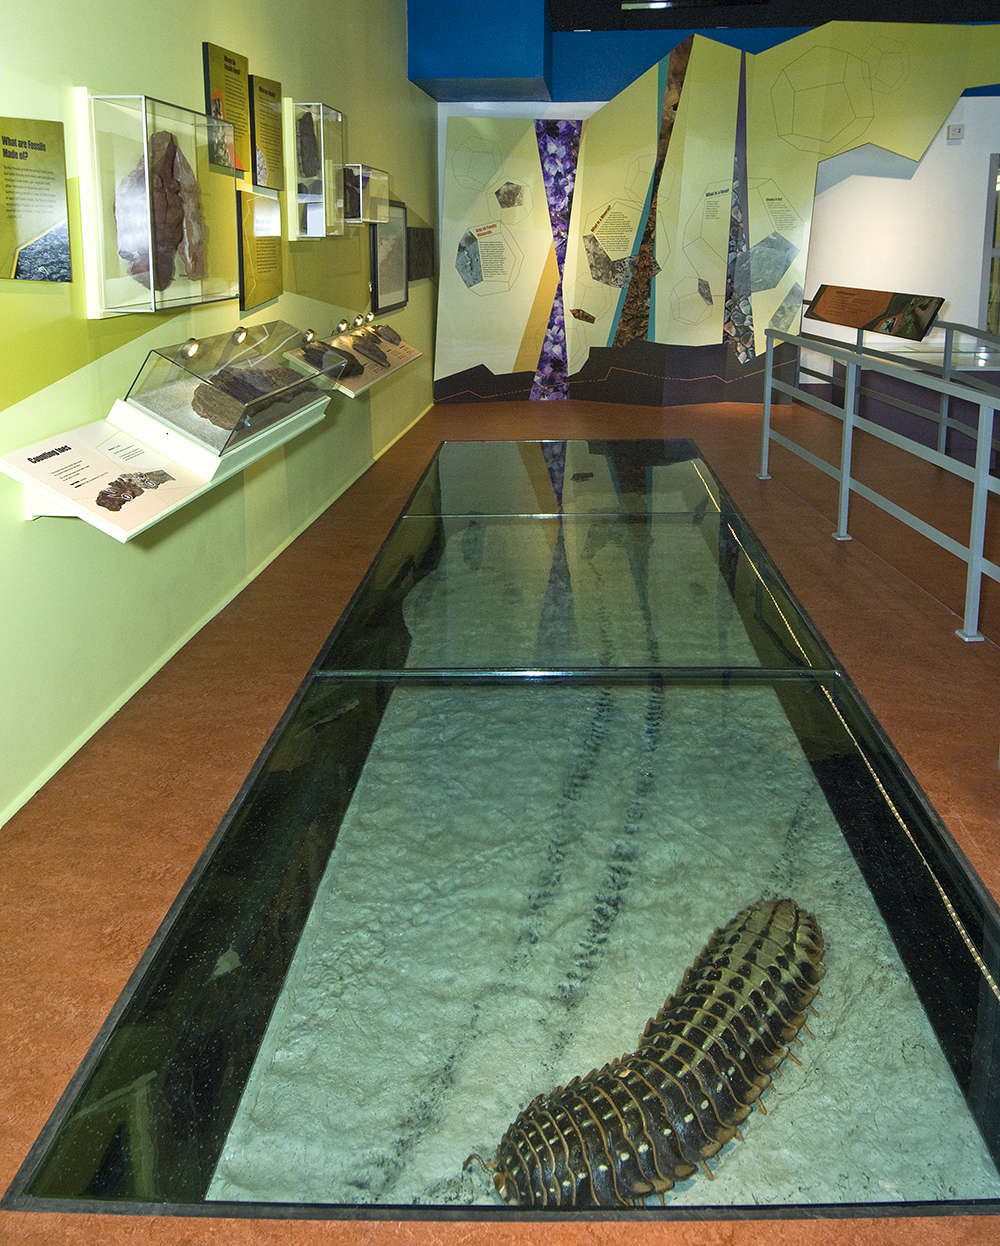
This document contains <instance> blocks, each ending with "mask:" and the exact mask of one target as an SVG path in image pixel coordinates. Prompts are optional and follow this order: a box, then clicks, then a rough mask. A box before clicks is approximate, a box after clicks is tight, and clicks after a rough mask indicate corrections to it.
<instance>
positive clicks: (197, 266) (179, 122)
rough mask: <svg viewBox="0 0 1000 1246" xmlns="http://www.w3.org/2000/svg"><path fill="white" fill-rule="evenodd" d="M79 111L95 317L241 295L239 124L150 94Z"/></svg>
mask: <svg viewBox="0 0 1000 1246" xmlns="http://www.w3.org/2000/svg"><path fill="white" fill-rule="evenodd" d="M77 108H78V127H77V129H78V134H79V135H80V143H81V151H80V192H81V196H80V197H81V206H82V211H83V226H84V240H85V253H84V267H85V274H86V287H87V314H88V316H90V317H91V318H99V317H102V316H109V315H116V314H122V313H126V312H157V311H167V310H170V309H172V308H175V307H184V306H188V305H190V304H193V303H210V302H215V301H217V300H220V299H231V298H235V297H236V296H237V294H238V293H239V271H238V261H237V249H236V246H237V230H236V171H235V167H234V164H233V160H232V155H231V153H232V142H233V139H232V126H231V125H230V124H229V123H228V122H225V121H221V120H217V119H215V118H213V117H210V116H208V115H207V114H205V113H197V112H192V111H191V110H190V109H187V108H180V107H178V106H176V105H174V104H166V103H163V102H162V101H160V100H154V99H150V98H149V97H147V96H145V95H114V96H111V95H93V96H91V95H88V93H87V92H86V91H82V92H79V93H78V96H77Z"/></svg>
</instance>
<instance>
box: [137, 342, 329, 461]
mask: <svg viewBox="0 0 1000 1246" xmlns="http://www.w3.org/2000/svg"><path fill="white" fill-rule="evenodd" d="M306 337H307V335H306V334H305V333H303V331H302V330H301V329H296V328H295V327H294V326H293V325H290V324H286V323H285V321H283V320H272V321H270V322H268V323H267V324H261V325H241V326H240V327H239V328H238V329H236V330H235V331H234V332H232V333H221V334H218V335H217V336H215V337H209V338H202V339H200V340H197V339H195V338H190V339H188V341H186V342H182V343H181V344H180V345H179V346H167V347H161V348H159V349H157V350H153V351H150V352H149V354H148V355H147V356H146V362H145V363H144V364H143V366H142V370H141V371H140V372H139V375H138V376H137V377H136V379H135V381H134V383H133V385H132V388H131V389H130V390H129V392H128V396H127V398H126V404H127V405H128V406H130V407H132V408H135V409H136V410H138V411H140V412H141V413H142V414H143V415H144V416H147V417H151V418H152V420H153V421H155V422H156V423H158V424H161V425H165V426H167V427H168V428H170V429H174V430H177V431H179V432H181V433H183V435H184V436H185V437H186V438H189V439H191V440H193V441H195V442H196V443H197V444H198V445H199V446H201V447H203V448H204V449H205V450H207V451H209V452H210V453H211V454H213V455H218V456H221V455H224V454H227V453H229V452H231V451H232V450H233V449H234V448H235V447H236V446H238V445H241V444H242V443H245V442H246V441H248V440H249V439H251V438H253V437H255V436H256V435H258V434H260V433H262V432H264V431H265V430H266V429H269V428H271V427H272V426H273V425H275V424H277V423H278V422H279V421H282V420H285V419H286V418H288V417H289V416H292V415H295V414H296V413H298V412H301V411H302V410H303V409H304V408H306V407H308V406H310V405H311V404H313V403H316V402H317V401H319V400H322V401H324V403H325V402H326V401H327V400H328V399H329V396H330V392H331V390H332V388H333V383H334V381H336V379H337V378H338V377H339V376H340V374H341V372H343V370H344V366H345V361H344V359H343V358H342V357H340V356H335V355H330V356H328V358H326V359H325V360H324V361H323V362H322V366H321V367H319V368H315V367H313V368H309V369H305V368H303V367H302V366H301V365H300V364H299V362H298V360H297V359H296V358H295V355H294V352H295V350H296V349H297V348H298V347H300V346H301V345H302V343H303V342H304V341H305V340H306ZM133 431H134V430H133Z"/></svg>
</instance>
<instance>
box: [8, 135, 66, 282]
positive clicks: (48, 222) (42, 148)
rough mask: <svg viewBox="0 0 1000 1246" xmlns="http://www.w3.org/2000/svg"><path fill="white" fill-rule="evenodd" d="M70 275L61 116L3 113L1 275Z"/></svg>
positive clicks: (48, 277)
mask: <svg viewBox="0 0 1000 1246" xmlns="http://www.w3.org/2000/svg"><path fill="white" fill-rule="evenodd" d="M3 277H9V278H13V279H14V280H15V281H70V280H72V268H71V265H70V254H69V225H68V221H67V215H66V154H65V146H64V140H63V125H62V122H61V121H29V120H26V119H24V118H21V117H0V278H3Z"/></svg>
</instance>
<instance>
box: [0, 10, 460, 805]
mask: <svg viewBox="0 0 1000 1246" xmlns="http://www.w3.org/2000/svg"><path fill="white" fill-rule="evenodd" d="M203 41H207V42H210V43H215V44H219V45H221V46H222V47H225V48H227V49H230V50H232V51H235V52H238V53H240V54H241V55H243V56H246V57H247V58H248V60H249V63H250V72H251V73H256V74H260V75H261V76H262V77H265V78H271V79H277V80H278V81H279V82H280V83H281V84H282V90H283V93H284V94H286V95H292V96H294V97H295V98H296V99H299V100H306V101H322V102H323V103H326V104H329V105H331V106H332V107H334V108H338V109H340V110H342V111H343V113H344V115H345V117H346V140H347V157H348V159H349V160H352V161H355V162H363V163H365V164H370V165H374V166H376V167H378V168H383V169H387V170H389V173H390V193H391V195H392V197H393V198H394V199H401V200H403V201H404V202H405V203H406V205H407V209H408V212H409V221H410V224H416V225H430V224H432V223H433V222H434V221H435V219H436V214H437V207H436V174H435V162H436V155H435V143H436V112H435V105H434V103H433V101H432V100H431V99H430V97H429V96H427V95H425V94H424V93H423V92H422V91H420V90H418V89H417V88H416V87H414V86H412V85H411V84H410V83H409V82H408V81H407V77H406V3H405V0H379V3H378V4H374V5H358V4H351V3H348V0H327V3H325V4H323V5H319V6H317V5H316V4H315V3H309V2H307V0H283V2H282V3H281V4H275V3H274V2H273V0H243V2H242V3H241V4H238V5H206V4H204V3H202V0H173V2H172V3H171V4H169V5H168V4H142V3H134V2H128V3H126V0H86V2H81V0H35V3H34V4H31V5H19V6H13V5H12V6H8V8H7V11H6V12H5V14H4V31H3V40H2V43H0V115H2V116H13V117H29V118H37V119H45V120H54V121H62V122H63V123H64V126H65V134H66V148H67V165H68V167H67V174H68V178H69V182H68V192H69V204H70V207H69V215H70V240H71V248H72V258H73V265H74V280H73V282H72V283H71V284H69V285H61V284H48V283H42V282H28V281H17V282H15V281H9V280H0V454H2V453H6V452H7V451H10V450H14V449H17V448H18V447H20V446H24V445H28V444H31V443H32V442H35V441H38V440H40V439H42V438H43V437H47V436H50V435H51V434H54V433H59V432H62V431H66V430H69V429H72V428H75V427H78V426H79V425H81V424H85V423H89V422H91V421H93V420H99V419H103V418H105V416H106V415H107V414H108V412H109V410H110V409H111V406H112V404H113V402H114V401H115V399H116V398H122V397H124V396H125V394H126V393H127V391H128V388H129V386H130V384H131V382H132V381H133V380H134V378H135V376H136V374H137V373H138V371H139V369H140V367H141V366H142V363H143V361H144V359H145V358H146V354H147V352H148V351H149V350H150V349H152V348H153V347H155V346H167V345H171V344H174V343H178V342H182V341H184V340H186V339H187V338H188V337H204V336H207V335H209V334H212V333H221V332H224V331H227V330H229V329H231V328H232V327H234V326H235V325H236V324H237V323H239V322H240V321H241V320H242V321H243V322H245V323H261V322H263V321H267V320H276V319H282V320H287V321H288V322H289V323H291V324H293V325H297V326H299V327H302V328H306V327H311V328H315V329H317V330H318V331H320V332H321V333H326V332H329V331H330V330H331V329H332V328H333V326H334V325H335V324H336V322H337V320H339V319H340V318H341V317H342V316H343V315H346V314H348V313H350V314H352V315H353V314H354V313H355V312H358V311H364V310H366V309H367V308H368V307H369V306H370V295H369V292H368V277H369V273H368V230H367V227H362V228H354V229H349V230H348V233H347V235H346V236H345V237H342V238H326V239H319V240H310V241H305V242H297V243H294V244H292V245H287V244H286V247H285V255H284V266H285V287H286V290H285V293H284V294H283V295H282V296H281V297H280V298H279V299H278V300H277V301H276V302H274V303H272V304H270V305H268V306H266V307H264V308H261V309H258V310H257V311H255V312H252V313H248V314H246V315H245V316H241V314H240V311H239V307H238V304H237V302H236V301H235V300H233V301H231V302H225V303H219V304H214V305H212V306H206V307H196V308H189V309H185V310H183V311H180V312H173V313H170V314H163V315H128V316H122V317H117V318H113V319H109V320H102V321H88V320H87V319H86V318H85V315H84V299H83V284H82V276H83V265H82V257H81V239H80V224H79V219H80V214H79V205H78V201H77V196H78V188H77V180H76V174H77V169H76V154H75V141H76V140H75V129H74V120H73V101H72V89H73V87H76V86H82V87H87V88H88V89H89V90H90V91H91V92H93V93H95V94H108V95H148V96H152V97H154V98H156V99H162V100H166V101H168V102H169V103H172V104H179V105H181V106H183V107H186V108H193V109H203V108H204V87H203V79H202V42H203ZM434 302H435V287H434V284H433V283H432V282H431V281H429V280H423V281H420V282H415V283H414V284H413V285H411V287H410V302H409V304H408V305H407V307H405V308H404V309H402V310H400V311H398V312H395V313H393V314H392V315H391V316H390V317H388V319H389V320H390V321H391V323H392V324H393V325H394V327H395V328H396V329H398V331H399V332H400V333H402V335H403V336H404V337H405V338H406V339H407V340H408V341H409V342H411V343H412V344H413V345H414V346H416V347H417V348H418V349H419V350H421V351H423V352H424V354H423V357H422V358H421V359H419V360H417V361H416V362H415V363H413V364H411V365H409V367H407V368H405V369H403V370H402V371H401V372H400V373H399V374H398V375H397V376H395V377H393V378H390V379H388V380H386V381H385V382H384V383H383V384H382V385H381V386H375V387H374V388H373V389H372V390H370V391H369V396H367V397H362V398H360V399H354V400H351V399H348V398H346V397H343V396H340V395H337V396H335V397H334V398H333V400H332V402H331V404H330V406H329V408H328V410H327V415H326V418H325V419H324V420H323V422H322V423H321V424H319V425H318V426H316V427H315V428H314V429H312V430H310V431H309V432H307V433H305V434H304V435H303V436H301V437H300V438H298V439H296V440H295V441H293V442H291V443H289V444H288V445H287V446H285V447H284V448H282V449H279V450H276V451H274V452H273V453H272V454H270V455H269V456H267V457H266V458H265V459H263V460H261V461H260V462H259V463H257V464H255V465H254V466H253V467H252V468H248V469H247V470H246V471H245V472H243V473H241V474H239V475H237V476H236V477H234V478H233V479H232V480H230V481H227V482H226V483H224V484H223V485H220V486H219V487H218V488H217V489H215V490H214V491H212V492H211V493H210V494H209V495H208V496H207V497H206V498H204V499H202V500H200V501H199V502H196V503H194V504H192V505H191V506H190V507H188V508H187V509H186V510H183V511H181V512H180V513H179V514H178V515H176V516H174V517H172V518H171V519H168V520H166V521H165V522H164V523H163V524H161V525H159V526H158V527H156V528H153V529H151V530H150V531H149V532H147V533H145V534H143V535H142V536H140V537H138V538H136V539H135V540H134V541H131V542H129V543H128V544H126V545H120V544H118V543H117V542H116V541H114V540H112V539H111V538H109V537H107V536H105V535H103V534H102V533H100V532H98V531H97V530H96V529H94V528H91V527H90V526H89V525H87V524H84V523H83V522H81V521H80V520H76V519H54V518H42V519H37V520H34V521H32V522H25V520H24V519H23V518H22V516H23V502H22V491H21V489H20V487H19V486H18V485H16V484H15V483H14V482H13V481H11V480H10V479H9V478H7V477H6V476H0V689H2V693H0V697H2V699H0V706H2V712H0V757H2V758H3V762H2V765H0V821H3V820H4V819H5V818H6V817H8V816H9V815H10V814H11V813H13V812H14V811H15V810H16V808H17V807H18V806H19V805H20V804H21V803H23V801H24V800H25V799H27V798H28V797H29V796H30V795H31V794H32V792H33V791H34V790H35V789H36V788H37V787H38V786H40V784H41V783H43V782H44V781H45V779H46V778H48V777H49V775H50V774H52V773H53V772H54V771H55V770H56V769H57V768H58V767H59V766H60V765H61V764H62V763H63V762H64V761H65V760H66V759H67V758H68V757H69V756H70V755H71V754H72V753H73V752H74V750H75V749H76V748H78V747H79V745H80V744H81V743H83V741H84V740H86V739H87V737H88V736H89V735H91V734H92V732H93V731H94V730H95V729H96V728H97V727H98V726H99V725H100V724H101V723H102V722H103V721H104V720H105V719H106V718H107V717H108V716H109V715H110V714H112V713H113V712H114V711H115V710H116V709H117V708H118V707H119V706H120V705H121V704H122V703H123V702H124V701H125V700H127V699H128V697H129V696H130V695H131V694H132V693H133V692H134V691H135V690H136V689H137V688H139V687H140V686H141V685H142V684H143V683H144V682H145V681H146V680H147V679H148V678H149V676H150V675H151V674H152V673H153V672H154V671H155V670H156V669H157V668H158V667H159V666H161V665H162V663H163V662H164V661H165V660H166V659H167V658H168V657H169V656H170V655H171V654H172V653H173V652H175V651H176V650H177V649H178V648H179V647H180V646H181V645H182V644H183V643H184V642H185V641H186V640H187V639H188V638H189V637H190V636H192V635H193V634H194V633H195V632H196V631H197V630H198V629H199V628H200V627H201V626H203V624H204V623H205V622H207V621H208V620H209V619H210V618H211V617H212V616H213V615H214V614H216V613H217V612H218V610H219V609H220V608H221V607H222V606H223V605H225V603H226V602H227V601H229V600H230V599H231V598H232V597H233V596H234V595H235V594H236V593H237V592H238V591H239V590H240V589H241V588H242V587H243V586H244V585H245V584H246V583H248V581H249V580H251V579H252V578H253V577H254V575H256V574H257V573H258V572H259V571H260V570H261V568H262V567H263V566H265V565H266V564H267V563H268V562H269V561H270V560H271V559H272V558H273V557H274V556H275V555H276V554H277V553H278V552H279V551H280V550H281V549H282V548H283V547H284V546H285V545H286V544H287V543H288V542H289V541H290V540H291V539H292V538H293V537H294V536H295V535H296V534H297V533H298V532H300V531H301V530H302V529H303V528H305V527H306V526H307V525H308V524H309V523H310V522H311V521H312V520H313V519H314V518H315V517H316V516H317V515H318V514H320V513H321V512H322V511H323V510H324V509H325V508H326V507H327V506H328V505H329V504H330V502H331V501H333V500H334V498H336V497H337V496H338V495H339V494H340V493H341V492H342V491H343V490H344V489H345V488H346V487H347V485H349V484H350V483H351V482H352V481H353V480H354V479H355V478H356V477H357V476H358V475H360V474H361V473H362V472H363V471H364V470H365V469H366V468H367V467H368V466H370V464H371V463H372V462H373V461H374V459H375V458H377V457H378V455H379V454H380V453H381V452H382V451H383V450H384V449H385V448H386V447H387V446H388V445H389V444H391V443H392V441H394V440H395V439H396V437H398V436H399V435H400V433H402V432H403V431H404V430H405V429H406V428H407V427H409V425H411V424H412V423H413V422H414V421H415V420H417V419H419V417H420V416H421V415H422V414H423V412H424V411H425V410H426V409H427V407H428V406H429V405H430V402H431V390H432V383H431V352H432V344H433V343H432V333H433V319H434ZM332 622H333V620H331V625H332ZM264 639H266V638H254V637H247V650H248V653H252V651H253V647H254V644H255V643H262V641H263V640H264Z"/></svg>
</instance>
